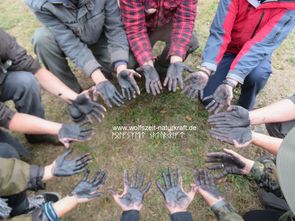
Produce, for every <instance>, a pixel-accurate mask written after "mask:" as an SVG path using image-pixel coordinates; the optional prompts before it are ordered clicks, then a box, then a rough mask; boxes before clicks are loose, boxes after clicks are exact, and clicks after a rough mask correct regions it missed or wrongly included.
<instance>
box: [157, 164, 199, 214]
mask: <svg viewBox="0 0 295 221" xmlns="http://www.w3.org/2000/svg"><path fill="white" fill-rule="evenodd" d="M175 175H176V178H175ZM162 176H163V181H164V187H163V186H162V184H161V180H158V181H157V186H158V189H159V190H160V192H161V193H162V195H163V196H164V199H165V204H166V207H167V208H168V210H169V211H170V213H171V214H173V213H177V212H185V211H186V210H187V207H188V206H189V205H190V203H191V202H192V201H193V199H194V197H195V194H196V188H195V186H191V190H190V192H188V193H186V192H185V191H184V189H183V184H182V176H181V174H180V171H179V170H178V169H177V170H176V174H174V173H173V171H172V170H171V169H170V168H168V174H166V173H165V172H163V173H162Z"/></svg>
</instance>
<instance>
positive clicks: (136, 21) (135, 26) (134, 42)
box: [120, 0, 154, 66]
mask: <svg viewBox="0 0 295 221" xmlns="http://www.w3.org/2000/svg"><path fill="white" fill-rule="evenodd" d="M120 7H121V14H122V21H123V24H124V27H125V30H126V35H127V38H128V41H129V44H130V47H131V50H132V52H133V54H134V56H135V58H136V60H137V62H138V63H139V65H140V66H143V65H144V64H149V65H151V66H153V60H154V55H153V51H152V46H151V43H150V40H149V37H148V33H147V28H146V21H145V8H144V5H143V3H142V2H140V1H137V0H120Z"/></svg>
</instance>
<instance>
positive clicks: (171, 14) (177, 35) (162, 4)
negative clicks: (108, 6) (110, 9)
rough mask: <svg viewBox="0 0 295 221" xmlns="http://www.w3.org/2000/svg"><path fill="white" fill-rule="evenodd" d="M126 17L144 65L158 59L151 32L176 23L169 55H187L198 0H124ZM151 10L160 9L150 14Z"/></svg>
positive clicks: (130, 38) (133, 47)
mask: <svg viewBox="0 0 295 221" xmlns="http://www.w3.org/2000/svg"><path fill="white" fill-rule="evenodd" d="M120 6H121V14H122V20H123V23H124V26H125V29H126V34H127V38H128V41H129V43H130V46H131V50H132V51H133V53H134V56H135V58H136V60H137V62H138V63H139V64H140V65H143V64H144V63H145V62H148V61H150V60H153V59H154V56H153V52H152V47H151V44H150V40H149V33H150V32H152V31H154V30H155V29H157V28H159V27H161V26H164V25H166V24H169V23H171V22H172V23H173V29H172V35H171V47H170V51H169V56H172V55H177V56H179V57H182V58H183V59H184V58H185V56H186V53H187V50H188V46H189V43H190V41H191V37H192V33H193V29H194V24H195V19H196V14H197V0H120ZM148 9H157V11H156V12H155V13H153V14H148V13H147V10H148Z"/></svg>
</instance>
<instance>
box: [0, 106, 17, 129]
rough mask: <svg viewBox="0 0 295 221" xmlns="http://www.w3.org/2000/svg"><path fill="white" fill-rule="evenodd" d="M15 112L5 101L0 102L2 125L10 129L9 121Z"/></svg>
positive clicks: (0, 124)
mask: <svg viewBox="0 0 295 221" xmlns="http://www.w3.org/2000/svg"><path fill="white" fill-rule="evenodd" d="M14 114H15V113H14V112H13V111H12V110H10V109H9V108H8V107H7V106H6V105H5V104H4V103H2V102H0V127H4V128H6V129H8V127H9V123H10V121H11V119H12V118H13V116H14Z"/></svg>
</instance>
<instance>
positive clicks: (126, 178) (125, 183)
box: [124, 170, 129, 186]
mask: <svg viewBox="0 0 295 221" xmlns="http://www.w3.org/2000/svg"><path fill="white" fill-rule="evenodd" d="M124 185H126V186H129V175H128V170H124Z"/></svg>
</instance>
